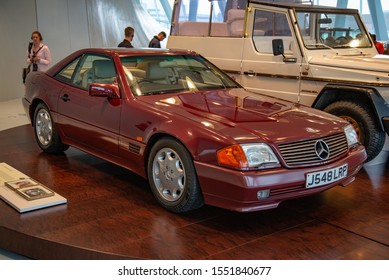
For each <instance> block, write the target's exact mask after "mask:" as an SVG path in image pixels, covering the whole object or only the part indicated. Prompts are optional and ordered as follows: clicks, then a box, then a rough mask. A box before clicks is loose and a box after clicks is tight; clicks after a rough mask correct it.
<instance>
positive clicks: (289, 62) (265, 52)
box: [240, 8, 303, 102]
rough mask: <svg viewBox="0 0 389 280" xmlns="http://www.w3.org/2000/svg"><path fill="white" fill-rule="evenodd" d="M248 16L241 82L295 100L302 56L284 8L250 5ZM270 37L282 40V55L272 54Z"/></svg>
mask: <svg viewBox="0 0 389 280" xmlns="http://www.w3.org/2000/svg"><path fill="white" fill-rule="evenodd" d="M248 17H249V18H248V20H247V22H248V23H251V24H248V25H247V33H248V37H249V38H250V37H251V40H245V46H244V51H243V61H242V72H243V74H244V75H243V77H242V78H241V81H240V82H241V84H242V85H243V86H244V87H245V88H247V89H250V90H253V91H257V92H261V93H265V94H269V95H273V96H276V97H279V98H283V99H287V100H291V101H294V102H297V101H298V95H299V92H300V72H301V64H302V61H303V57H302V54H301V50H300V49H299V47H298V42H296V39H295V38H296V36H295V34H294V30H293V28H292V24H291V22H290V20H289V16H288V13H287V11H285V10H280V11H277V10H275V11H274V10H263V9H256V8H254V10H253V12H251V13H249V14H248ZM250 17H251V18H250ZM274 39H282V40H283V45H284V51H285V58H284V57H283V56H282V55H279V56H275V55H274V54H273V47H272V41H273V40H274ZM274 83H277V86H274Z"/></svg>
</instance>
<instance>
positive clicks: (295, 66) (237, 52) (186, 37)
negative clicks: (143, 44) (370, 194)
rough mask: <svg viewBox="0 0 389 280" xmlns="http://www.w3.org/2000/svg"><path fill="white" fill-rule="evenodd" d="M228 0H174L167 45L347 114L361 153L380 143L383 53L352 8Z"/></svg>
mask: <svg viewBox="0 0 389 280" xmlns="http://www.w3.org/2000/svg"><path fill="white" fill-rule="evenodd" d="M230 1H231V2H232V1H233V0H199V1H197V5H196V1H193V0H176V1H175V2H174V8H173V17H172V27H171V34H170V36H169V38H168V43H167V47H168V48H181V49H182V48H183V49H191V50H194V51H197V52H199V53H200V54H202V55H203V56H205V57H207V58H208V59H210V60H211V61H212V62H213V63H214V64H216V65H217V66H219V68H221V69H223V70H224V71H226V72H227V73H230V74H231V75H233V76H234V77H235V78H236V80H237V81H238V82H239V83H240V84H241V85H243V86H244V87H245V88H246V89H248V90H252V91H256V92H261V93H265V94H268V95H272V96H276V97H279V98H283V99H287V100H291V101H294V102H299V103H301V104H304V105H307V106H312V107H314V108H318V109H321V110H324V111H326V112H329V113H332V114H334V115H337V116H340V117H342V118H345V119H347V120H348V121H349V122H350V123H351V124H353V126H354V127H355V129H356V131H357V132H358V135H359V138H360V141H361V142H362V143H363V144H364V145H365V147H366V149H367V151H368V160H369V161H370V160H372V159H374V158H375V157H376V156H377V155H378V154H379V153H380V152H381V151H383V150H386V149H387V146H388V145H387V144H386V146H385V145H384V144H385V140H387V138H388V133H389V104H388V103H389V56H387V55H378V53H377V50H376V48H375V46H374V44H373V42H372V40H371V37H370V34H369V33H368V31H367V30H366V27H365V26H364V24H363V21H362V19H361V17H360V15H359V13H358V10H355V9H340V8H332V7H321V6H313V5H306V4H295V3H278V2H277V3H266V2H262V1H256V0H247V1H243V2H245V3H244V4H240V6H239V7H238V8H235V9H234V8H231V7H230V6H229V4H230V3H229V2H230ZM238 2H242V1H238ZM291 129H293V128H291ZM387 143H388V142H387Z"/></svg>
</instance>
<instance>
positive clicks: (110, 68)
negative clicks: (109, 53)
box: [93, 59, 116, 78]
mask: <svg viewBox="0 0 389 280" xmlns="http://www.w3.org/2000/svg"><path fill="white" fill-rule="evenodd" d="M93 69H94V71H95V78H96V77H97V78H112V77H115V76H116V71H115V67H114V65H113V61H112V60H108V59H107V60H106V59H104V60H95V61H93Z"/></svg>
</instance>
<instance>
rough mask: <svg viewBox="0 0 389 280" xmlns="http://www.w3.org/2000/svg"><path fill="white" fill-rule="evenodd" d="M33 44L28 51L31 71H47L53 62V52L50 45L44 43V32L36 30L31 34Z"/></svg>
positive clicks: (28, 62)
mask: <svg viewBox="0 0 389 280" xmlns="http://www.w3.org/2000/svg"><path fill="white" fill-rule="evenodd" d="M31 40H32V45H31V49H30V48H29V51H27V64H29V65H31V71H42V72H46V70H47V69H49V65H50V63H51V53H50V49H49V47H48V46H46V45H44V44H43V43H42V40H43V38H42V34H41V33H40V32H39V31H34V32H32V34H31Z"/></svg>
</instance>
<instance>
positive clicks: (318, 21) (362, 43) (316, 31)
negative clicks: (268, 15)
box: [297, 11, 372, 49]
mask: <svg viewBox="0 0 389 280" xmlns="http://www.w3.org/2000/svg"><path fill="white" fill-rule="evenodd" d="M297 18H298V24H299V27H300V32H301V35H302V37H303V40H304V44H305V46H306V48H307V49H326V48H369V47H371V46H372V45H371V42H370V40H369V36H368V35H367V33H366V31H365V29H364V28H363V26H362V24H361V22H360V20H359V18H358V17H357V16H355V15H353V14H339V13H318V12H307V11H304V12H303V11H301V12H297Z"/></svg>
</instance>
